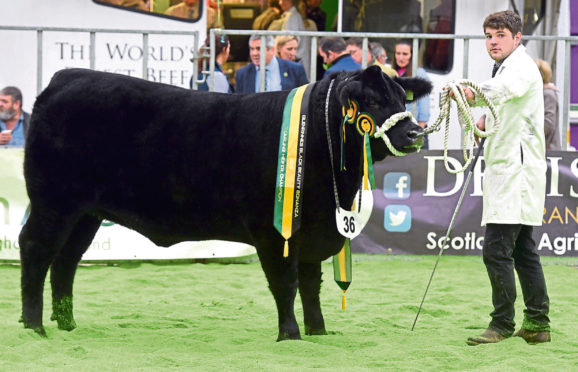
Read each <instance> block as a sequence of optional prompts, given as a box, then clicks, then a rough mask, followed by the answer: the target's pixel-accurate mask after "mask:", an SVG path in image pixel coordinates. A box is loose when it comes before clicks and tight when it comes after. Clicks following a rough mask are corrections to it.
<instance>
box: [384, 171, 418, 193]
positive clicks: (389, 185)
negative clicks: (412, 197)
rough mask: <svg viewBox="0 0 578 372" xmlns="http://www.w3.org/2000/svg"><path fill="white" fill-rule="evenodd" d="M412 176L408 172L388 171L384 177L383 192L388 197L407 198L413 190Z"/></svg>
mask: <svg viewBox="0 0 578 372" xmlns="http://www.w3.org/2000/svg"><path fill="white" fill-rule="evenodd" d="M410 185H411V176H410V175H409V173H406V172H390V173H386V174H385V177H384V179H383V193H384V194H385V197H386V198H388V199H407V198H409V194H410V192H411V189H410Z"/></svg>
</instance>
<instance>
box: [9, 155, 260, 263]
mask: <svg viewBox="0 0 578 372" xmlns="http://www.w3.org/2000/svg"><path fill="white" fill-rule="evenodd" d="M23 160H24V151H23V150H22V148H4V149H0V261H14V260H20V246H19V244H18V235H19V234H20V230H21V229H22V225H23V224H24V222H25V220H26V219H25V216H26V213H27V208H28V196H27V194H26V187H25V183H24V176H23V174H22V163H23ZM254 253H255V248H254V247H252V246H250V245H247V244H242V243H234V242H224V241H218V240H209V241H202V242H183V243H179V244H175V245H173V246H171V247H170V248H161V247H158V246H157V245H155V244H154V243H153V242H151V241H150V240H148V239H147V238H146V237H144V236H143V235H140V234H139V233H137V232H135V231H133V230H130V229H127V228H125V227H122V226H120V225H116V224H114V223H112V222H110V221H103V223H102V226H101V227H100V229H99V230H98V232H97V233H96V236H95V237H94V240H93V242H92V244H91V245H90V247H89V249H88V250H87V251H86V253H85V254H84V256H83V257H82V261H85V262H86V261H92V262H94V261H116V260H135V261H137V260H186V259H211V258H225V257H243V256H248V255H252V254H254Z"/></svg>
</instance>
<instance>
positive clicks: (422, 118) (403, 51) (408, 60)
mask: <svg viewBox="0 0 578 372" xmlns="http://www.w3.org/2000/svg"><path fill="white" fill-rule="evenodd" d="M412 57H413V47H412V41H411V40H400V41H398V42H397V43H396V44H395V54H394V58H393V62H392V64H391V67H392V68H393V69H394V70H395V71H396V72H397V74H398V75H399V76H407V77H413V76H417V77H420V78H422V79H426V80H430V78H429V76H428V75H427V73H426V72H425V70H424V69H423V68H422V67H418V68H417V71H416V72H415V73H414V72H413V71H412V67H411V64H412ZM416 103H417V115H416V120H417V122H418V124H419V125H420V126H421V127H422V128H424V129H425V127H427V122H428V120H429V118H430V110H429V103H430V102H429V95H427V96H424V97H422V98H420V99H418V100H417V102H416ZM405 107H406V110H407V111H410V112H412V109H413V103H407V104H406V105H405ZM428 142H429V141H428V138H427V136H426V137H425V143H424V145H423V147H422V149H424V150H426V149H428V148H429V143H428Z"/></svg>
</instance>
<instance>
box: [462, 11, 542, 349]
mask: <svg viewBox="0 0 578 372" xmlns="http://www.w3.org/2000/svg"><path fill="white" fill-rule="evenodd" d="M483 30H484V35H485V40H486V42H485V44H486V50H487V51H488V54H489V55H490V57H491V58H492V59H493V60H494V61H495V64H494V69H493V71H492V78H491V79H488V80H486V81H484V82H483V83H481V84H479V86H480V88H481V90H482V92H483V93H484V94H485V95H486V96H487V98H488V99H489V100H490V101H492V102H494V105H495V106H496V114H497V116H498V117H499V118H500V123H501V124H500V127H499V129H498V130H497V131H496V132H495V134H494V135H493V136H491V137H488V138H487V140H486V143H485V147H484V162H485V164H486V168H485V170H484V180H483V208H482V225H484V226H485V227H486V231H485V233H484V245H483V247H482V253H483V261H484V265H485V266H486V271H487V272H488V278H489V281H490V285H491V288H492V305H493V311H492V312H491V314H490V317H491V321H490V323H489V325H488V328H487V329H486V330H485V331H484V332H483V333H482V334H481V335H479V336H474V337H470V338H468V340H467V341H466V342H467V344H468V345H472V346H473V345H479V344H488V343H496V342H500V341H502V340H504V339H506V338H508V337H511V336H517V337H521V338H523V339H524V340H525V341H526V342H527V343H529V344H537V343H542V342H550V340H551V338H550V318H549V317H548V313H549V309H550V300H549V297H548V291H547V289H546V280H545V278H544V272H543V270H542V264H541V263H540V254H539V253H538V250H537V248H536V242H535V241H534V238H533V237H532V235H533V234H532V233H533V230H534V226H540V225H541V224H542V219H543V215H544V199H545V195H546V171H547V165H546V151H545V148H546V146H545V145H544V142H545V141H544V99H543V96H542V91H543V82H542V78H541V77H540V73H539V71H538V68H537V66H536V63H535V62H534V61H533V60H532V58H531V57H530V56H529V55H528V53H527V52H526V48H525V47H524V45H522V43H521V41H522V20H521V19H520V16H518V15H517V14H516V13H514V12H513V11H511V10H506V11H502V12H497V13H492V14H490V15H489V16H487V17H486V19H485V20H484V23H483ZM464 94H465V97H466V99H467V100H468V102H469V103H470V104H472V105H474V106H476V105H484V104H485V102H483V101H482V100H481V99H479V97H478V96H477V95H474V93H473V92H472V90H471V89H470V88H467V87H466V88H464ZM480 127H481V129H485V128H488V129H492V128H494V127H495V123H494V121H493V120H492V118H491V117H490V118H488V119H487V120H486V121H485V122H484V124H483V125H480ZM514 269H515V271H516V273H517V274H518V279H519V282H520V287H521V288H522V294H523V296H524V304H525V309H524V321H523V323H522V327H521V328H520V329H519V330H518V331H517V332H516V333H514V331H515V325H516V323H515V321H514V316H515V307H514V304H515V301H516V296H517V293H516V292H517V290H516V276H515V273H514Z"/></svg>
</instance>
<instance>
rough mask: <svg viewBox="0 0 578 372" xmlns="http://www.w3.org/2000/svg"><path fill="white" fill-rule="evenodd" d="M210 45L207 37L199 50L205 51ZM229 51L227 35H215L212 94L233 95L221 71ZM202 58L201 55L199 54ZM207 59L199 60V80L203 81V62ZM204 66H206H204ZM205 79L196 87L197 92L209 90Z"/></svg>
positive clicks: (225, 76) (207, 76)
mask: <svg viewBox="0 0 578 372" xmlns="http://www.w3.org/2000/svg"><path fill="white" fill-rule="evenodd" d="M209 44H210V38H209V37H207V40H206V41H205V44H204V47H203V48H202V49H201V50H203V49H205V50H206V48H207V47H208V46H209ZM230 51H231V43H230V42H229V37H228V36H227V35H220V36H219V35H216V37H215V84H214V86H213V91H214V92H220V93H233V87H232V86H231V84H230V83H229V79H228V78H227V75H226V74H225V71H224V70H223V64H225V62H227V59H228V58H229V52H230ZM199 54H201V55H202V56H203V53H202V51H201V53H199ZM208 60H209V58H208V57H206V56H204V57H201V58H199V75H198V78H199V80H203V73H202V70H203V61H208ZM205 65H206V64H205ZM204 76H205V79H204V81H203V82H202V83H200V84H199V85H198V86H197V90H204V91H208V90H209V78H210V76H209V75H204ZM190 85H191V88H192V87H193V78H192V77H191V82H190Z"/></svg>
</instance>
